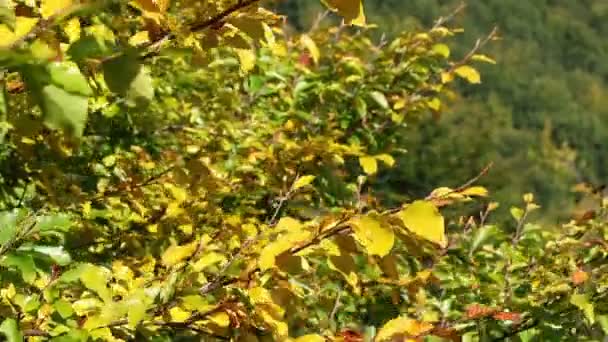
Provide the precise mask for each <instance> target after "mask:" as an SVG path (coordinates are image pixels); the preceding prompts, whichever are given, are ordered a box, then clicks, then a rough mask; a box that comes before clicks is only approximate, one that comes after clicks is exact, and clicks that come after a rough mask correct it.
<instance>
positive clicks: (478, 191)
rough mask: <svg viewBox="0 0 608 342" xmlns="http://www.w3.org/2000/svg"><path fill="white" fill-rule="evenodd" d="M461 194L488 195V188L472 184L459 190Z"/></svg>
mask: <svg viewBox="0 0 608 342" xmlns="http://www.w3.org/2000/svg"><path fill="white" fill-rule="evenodd" d="M461 194H463V195H465V196H480V197H486V196H488V189H486V188H484V187H483V186H472V187H470V188H466V189H465V190H463V191H462V192H461Z"/></svg>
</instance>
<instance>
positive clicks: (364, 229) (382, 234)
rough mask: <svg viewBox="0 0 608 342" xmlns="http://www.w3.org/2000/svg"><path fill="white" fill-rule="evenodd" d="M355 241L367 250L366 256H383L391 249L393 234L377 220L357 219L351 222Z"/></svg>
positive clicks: (365, 217) (364, 217)
mask: <svg viewBox="0 0 608 342" xmlns="http://www.w3.org/2000/svg"><path fill="white" fill-rule="evenodd" d="M351 224H352V226H353V230H354V233H355V239H356V240H357V241H358V242H359V243H360V244H361V245H362V246H363V247H365V249H366V250H367V253H368V254H371V255H378V256H385V255H387V254H388V253H389V252H390V251H391V249H392V248H393V244H394V243H395V232H393V230H392V229H391V228H390V227H387V226H385V225H383V224H382V223H381V222H379V221H378V220H376V219H374V218H372V217H369V216H363V217H357V218H354V219H352V220H351Z"/></svg>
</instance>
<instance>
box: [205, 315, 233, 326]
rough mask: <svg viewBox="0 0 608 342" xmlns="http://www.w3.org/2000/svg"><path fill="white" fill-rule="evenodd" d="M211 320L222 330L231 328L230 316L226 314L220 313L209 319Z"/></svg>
mask: <svg viewBox="0 0 608 342" xmlns="http://www.w3.org/2000/svg"><path fill="white" fill-rule="evenodd" d="M209 320H210V321H211V322H213V323H215V324H217V325H218V326H219V327H221V328H226V327H228V326H230V316H228V314H227V313H225V312H218V313H216V314H213V315H211V316H210V317H209Z"/></svg>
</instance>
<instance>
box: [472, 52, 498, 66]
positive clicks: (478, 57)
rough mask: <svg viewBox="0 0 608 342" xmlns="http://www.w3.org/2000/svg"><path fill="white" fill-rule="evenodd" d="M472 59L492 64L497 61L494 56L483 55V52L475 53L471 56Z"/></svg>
mask: <svg viewBox="0 0 608 342" xmlns="http://www.w3.org/2000/svg"><path fill="white" fill-rule="evenodd" d="M471 60H473V61H478V62H485V63H490V64H496V61H495V60H494V59H493V58H491V57H489V56H486V55H483V54H474V55H473V56H472V57H471Z"/></svg>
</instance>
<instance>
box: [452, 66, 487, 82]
mask: <svg viewBox="0 0 608 342" xmlns="http://www.w3.org/2000/svg"><path fill="white" fill-rule="evenodd" d="M454 72H455V73H456V75H458V76H460V77H462V78H464V79H465V80H467V81H469V83H473V84H477V83H481V76H480V75H479V72H478V71H477V70H475V69H474V68H473V67H470V66H468V65H463V66H460V67H458V68H456V69H455V70H454Z"/></svg>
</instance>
